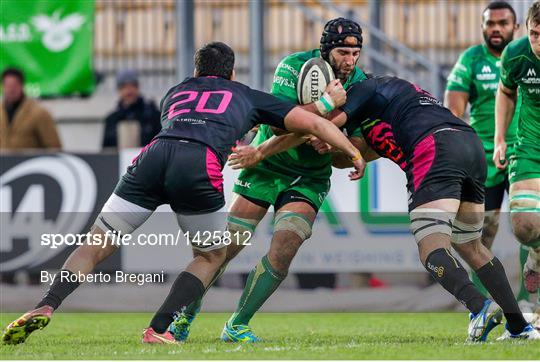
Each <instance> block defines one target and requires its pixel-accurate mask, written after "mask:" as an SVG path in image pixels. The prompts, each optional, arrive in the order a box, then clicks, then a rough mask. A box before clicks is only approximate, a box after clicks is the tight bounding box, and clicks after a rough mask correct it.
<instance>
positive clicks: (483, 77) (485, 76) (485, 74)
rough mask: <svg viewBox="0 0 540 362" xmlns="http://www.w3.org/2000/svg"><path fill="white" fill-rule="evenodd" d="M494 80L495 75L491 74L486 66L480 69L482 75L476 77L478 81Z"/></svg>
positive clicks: (489, 68)
mask: <svg viewBox="0 0 540 362" xmlns="http://www.w3.org/2000/svg"><path fill="white" fill-rule="evenodd" d="M496 78H497V74H495V73H493V71H492V70H491V67H490V66H489V65H487V64H486V65H484V66H483V67H482V74H477V75H476V79H478V80H495V79H496Z"/></svg>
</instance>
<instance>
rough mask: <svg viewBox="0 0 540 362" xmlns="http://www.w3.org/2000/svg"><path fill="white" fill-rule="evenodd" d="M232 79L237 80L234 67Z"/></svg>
mask: <svg viewBox="0 0 540 362" xmlns="http://www.w3.org/2000/svg"><path fill="white" fill-rule="evenodd" d="M231 80H236V71H235V70H234V69H233V70H232V73H231Z"/></svg>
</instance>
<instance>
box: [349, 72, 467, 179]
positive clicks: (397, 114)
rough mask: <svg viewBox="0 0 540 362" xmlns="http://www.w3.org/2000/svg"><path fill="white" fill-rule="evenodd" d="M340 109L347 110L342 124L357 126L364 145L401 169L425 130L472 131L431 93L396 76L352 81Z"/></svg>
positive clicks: (350, 127) (424, 134) (404, 166)
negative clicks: (354, 82) (360, 130)
mask: <svg viewBox="0 0 540 362" xmlns="http://www.w3.org/2000/svg"><path fill="white" fill-rule="evenodd" d="M342 109H343V111H344V112H345V113H346V114H347V124H346V125H345V128H346V129H347V130H348V131H350V130H354V129H356V128H358V127H360V128H361V129H362V134H363V136H364V138H365V140H366V142H367V143H368V145H369V146H370V147H371V148H373V150H375V151H376V152H377V153H378V154H379V155H380V156H382V157H386V158H389V159H390V160H392V161H394V162H395V163H397V164H398V165H399V166H400V167H401V168H402V169H405V168H406V166H407V160H408V159H410V156H411V153H412V152H413V150H414V147H415V146H416V144H417V143H418V142H419V141H420V140H422V139H423V138H424V137H425V136H427V135H428V134H430V133H432V132H434V131H436V130H438V129H442V128H455V129H460V130H470V131H471V132H472V128H471V127H470V126H469V125H467V124H466V123H465V122H463V121H462V120H461V119H459V118H457V117H455V116H454V115H453V114H452V113H451V112H450V111H449V110H448V109H446V108H444V107H443V106H442V105H441V103H440V102H439V101H438V100H437V99H436V98H435V97H433V96H432V95H431V94H429V93H428V92H426V91H425V90H423V89H421V88H419V87H417V86H416V85H414V84H411V83H409V82H407V81H406V80H403V79H400V78H396V77H387V76H385V77H375V78H371V79H368V80H365V81H363V82H360V83H357V84H355V85H353V86H352V87H351V88H350V89H349V90H348V92H347V103H346V104H345V105H344V106H343V107H342Z"/></svg>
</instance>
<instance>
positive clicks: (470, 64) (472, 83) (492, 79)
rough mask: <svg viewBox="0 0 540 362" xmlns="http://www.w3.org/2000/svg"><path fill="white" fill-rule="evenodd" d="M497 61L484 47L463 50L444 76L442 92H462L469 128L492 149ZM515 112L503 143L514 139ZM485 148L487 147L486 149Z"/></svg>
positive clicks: (515, 129)
mask: <svg viewBox="0 0 540 362" xmlns="http://www.w3.org/2000/svg"><path fill="white" fill-rule="evenodd" d="M500 66H501V60H500V58H497V57H496V56H494V55H493V54H491V53H490V52H489V50H488V48H487V46H486V45H485V44H481V45H474V46H472V47H470V48H469V49H467V50H465V51H464V52H463V53H462V54H461V56H460V57H459V59H458V61H457V63H456V64H455V65H454V68H453V69H452V71H451V72H450V75H449V76H448V82H447V84H446V89H447V90H449V91H456V92H465V93H467V94H468V95H469V103H470V104H471V126H472V127H473V128H474V130H475V131H476V133H477V134H478V136H479V137H480V139H481V140H482V142H483V143H484V145H485V147H486V146H487V148H488V149H492V148H493V147H489V145H493V138H494V137H495V95H496V93H497V87H498V86H499V79H500ZM519 104H520V99H518V102H517V105H518V107H519ZM518 115H519V109H516V112H515V114H514V119H513V120H512V123H511V124H510V127H509V128H508V132H507V135H506V142H507V143H509V144H510V143H515V142H516V138H517V126H518V122H517V119H518ZM486 144H487V145H486Z"/></svg>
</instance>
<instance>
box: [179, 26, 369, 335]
mask: <svg viewBox="0 0 540 362" xmlns="http://www.w3.org/2000/svg"><path fill="white" fill-rule="evenodd" d="M361 48H362V29H361V28H360V26H359V25H358V24H357V23H356V22H354V21H351V20H348V19H344V18H337V19H332V20H330V21H328V22H327V23H326V25H325V27H324V30H323V33H322V36H321V41H320V49H314V50H310V51H306V52H300V53H295V54H292V55H289V56H287V57H285V58H284V59H283V60H282V61H281V62H280V63H279V64H278V66H277V68H276V71H275V74H274V80H273V84H272V90H271V93H272V94H274V95H276V96H277V97H279V98H282V99H285V100H288V101H292V102H294V103H299V102H300V100H299V99H298V98H297V91H296V89H297V83H298V75H299V73H300V70H301V68H302V66H303V65H304V63H305V62H307V61H308V60H310V59H311V58H314V57H322V58H323V59H324V60H325V61H327V62H328V63H329V64H330V65H331V66H332V69H333V70H334V74H335V76H336V78H337V79H338V80H339V81H340V84H341V85H342V87H343V88H345V89H347V88H349V87H350V85H352V84H354V83H357V82H360V81H363V80H365V79H366V76H365V74H364V73H363V72H362V70H361V69H360V68H359V67H357V66H356V63H357V61H358V58H359V56H360V51H361ZM330 86H332V84H331V85H330ZM323 98H326V99H328V98H330V97H329V95H328V94H325V95H323ZM328 100H330V99H328ZM327 103H330V102H327ZM303 107H304V108H305V109H308V110H309V111H311V112H315V113H317V114H326V113H328V112H330V111H331V110H332V109H333V108H335V106H334V107H331V108H329V109H326V108H325V106H324V105H323V104H322V102H321V101H318V102H314V103H310V104H308V105H305V106H303ZM282 133H283V132H280V131H279V130H278V129H275V128H273V127H271V126H266V125H262V126H261V127H260V128H259V131H258V133H257V136H256V138H255V140H254V142H253V144H254V145H261V144H264V143H265V141H266V140H268V139H273V141H274V142H275V143H274V144H277V143H279V144H280V147H282V149H287V148H288V147H290V146H291V145H292V144H291V143H289V141H291V140H292V142H294V141H296V140H297V138H296V137H294V135H292V137H289V136H287V135H281V134H282ZM275 135H281V136H279V137H277V138H276V137H275ZM349 135H351V136H355V133H354V132H351V133H349ZM351 141H352V142H353V144H354V142H355V141H354V139H351ZM300 143H302V142H300ZM297 144H298V143H297ZM247 148H249V147H247ZM244 149H246V148H244ZM259 150H261V149H259ZM266 151H267V152H272V150H271V149H267V150H264V152H266ZM236 154H242V149H241V148H239V149H238V150H237V152H235V153H234V154H233V156H232V159H231V161H230V164H231V165H232V166H233V168H235V155H236ZM244 157H245V155H244ZM331 173H332V156H330V155H320V154H318V153H317V152H316V151H315V150H314V149H313V148H312V147H310V146H309V145H301V146H299V147H296V148H290V149H288V150H287V151H286V152H282V153H279V154H276V155H274V156H272V157H268V158H267V159H265V160H264V161H263V162H261V163H260V164H258V165H257V166H256V167H254V168H251V169H245V170H243V171H242V172H241V173H240V175H239V176H238V180H237V181H236V183H235V186H234V189H233V191H234V193H235V194H236V198H235V201H234V203H233V205H232V206H231V209H230V211H229V216H228V226H227V227H228V230H232V231H235V232H240V233H244V232H249V233H252V232H253V231H254V230H255V228H256V227H257V225H258V223H259V222H260V221H261V219H262V218H263V217H264V215H265V214H266V212H267V211H268V208H269V207H270V206H273V207H274V210H275V217H274V232H273V236H272V240H271V244H270V250H269V251H268V253H267V254H266V255H265V256H264V257H263V258H262V260H261V261H260V262H259V264H257V266H255V268H254V269H253V270H252V271H251V272H250V274H249V276H248V278H247V282H246V285H245V287H244V291H243V293H242V296H241V298H240V301H239V303H238V307H237V309H236V311H235V313H234V314H233V315H232V316H231V318H230V319H229V320H228V321H227V323H226V324H225V327H224V329H223V332H222V335H221V338H222V340H224V341H232V342H255V341H257V340H258V338H257V337H256V336H255V334H254V333H253V332H252V330H251V328H250V327H249V321H250V320H251V318H252V317H253V315H254V314H255V313H256V312H257V310H259V308H260V307H261V306H262V304H263V303H264V302H265V301H266V300H267V299H268V298H269V297H270V296H271V295H272V293H273V292H274V291H275V290H276V289H277V288H278V286H279V285H280V284H281V282H282V281H283V280H284V279H285V277H286V275H287V272H288V269H289V265H290V263H291V261H292V259H293V258H294V256H295V254H296V252H297V251H298V249H299V248H300V246H301V245H302V243H303V242H304V241H305V240H307V239H309V237H310V236H311V228H312V225H313V222H314V220H315V217H316V215H317V212H318V210H319V208H320V207H321V205H322V203H323V202H324V199H325V197H326V195H327V194H328V191H329V189H330V175H331ZM241 248H242V246H241V245H229V246H228V250H227V261H229V260H230V259H232V258H234V256H236V255H237V254H238V252H239V251H240V250H241ZM200 306H201V301H198V302H197V303H194V304H193V305H191V306H189V307H188V308H187V309H186V310H185V311H184V312H183V313H181V314H180V315H179V316H178V318H177V319H176V320H175V322H174V323H173V325H172V326H171V331H172V332H173V334H174V335H175V337H176V338H177V339H178V340H185V339H186V338H187V337H188V334H189V327H190V325H191V323H192V322H193V319H194V318H195V316H196V314H197V313H198V311H199V309H200Z"/></svg>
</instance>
